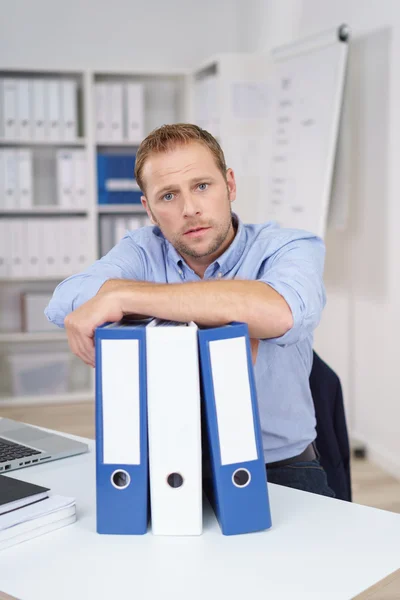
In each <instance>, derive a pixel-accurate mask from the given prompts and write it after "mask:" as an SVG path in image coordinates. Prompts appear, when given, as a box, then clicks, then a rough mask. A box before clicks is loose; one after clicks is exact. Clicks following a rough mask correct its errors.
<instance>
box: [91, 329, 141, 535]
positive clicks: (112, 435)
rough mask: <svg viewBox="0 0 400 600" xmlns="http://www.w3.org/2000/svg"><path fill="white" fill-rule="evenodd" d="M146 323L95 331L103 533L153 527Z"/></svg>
mask: <svg viewBox="0 0 400 600" xmlns="http://www.w3.org/2000/svg"><path fill="white" fill-rule="evenodd" d="M145 331H146V329H145V324H143V323H138V324H132V323H129V322H128V323H127V324H125V323H124V322H123V321H121V322H119V323H111V324H110V323H109V324H105V325H103V326H102V327H98V328H97V329H96V331H95V349H96V505H97V532H98V533H108V534H136V535H138V534H144V533H146V531H147V524H148V503H149V492H148V451H147V399H146V398H147V392H146V389H147V386H146V377H147V375H146V333H145Z"/></svg>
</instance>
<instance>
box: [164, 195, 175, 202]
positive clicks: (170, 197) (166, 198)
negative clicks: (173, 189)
mask: <svg viewBox="0 0 400 600" xmlns="http://www.w3.org/2000/svg"><path fill="white" fill-rule="evenodd" d="M173 197H174V195H173V194H164V196H163V200H165V201H166V202H171V200H172V199H173Z"/></svg>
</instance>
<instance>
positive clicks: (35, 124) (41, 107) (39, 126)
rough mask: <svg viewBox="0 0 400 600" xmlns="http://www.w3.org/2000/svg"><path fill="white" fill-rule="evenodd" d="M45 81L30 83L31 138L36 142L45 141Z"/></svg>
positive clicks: (36, 80)
mask: <svg viewBox="0 0 400 600" xmlns="http://www.w3.org/2000/svg"><path fill="white" fill-rule="evenodd" d="M45 85H46V83H45V80H44V79H34V80H33V81H32V138H33V139H34V140H37V141H43V140H45V139H46V130H45V121H46V112H47V111H46V94H45Z"/></svg>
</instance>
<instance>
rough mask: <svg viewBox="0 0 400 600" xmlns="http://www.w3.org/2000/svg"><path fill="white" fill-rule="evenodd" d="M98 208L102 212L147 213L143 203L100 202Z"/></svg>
mask: <svg viewBox="0 0 400 600" xmlns="http://www.w3.org/2000/svg"><path fill="white" fill-rule="evenodd" d="M97 210H98V212H99V213H101V214H108V213H133V212H134V213H141V214H142V213H143V214H144V215H146V214H147V213H146V210H145V209H144V208H143V206H142V205H141V204H98V205H97Z"/></svg>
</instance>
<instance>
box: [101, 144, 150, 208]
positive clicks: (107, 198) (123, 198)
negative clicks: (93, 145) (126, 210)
mask: <svg viewBox="0 0 400 600" xmlns="http://www.w3.org/2000/svg"><path fill="white" fill-rule="evenodd" d="M135 162H136V154H107V153H105V152H103V153H102V152H99V153H98V154H97V191H98V203H99V204H140V203H141V200H140V198H141V196H142V193H141V191H140V188H139V186H138V184H137V183H136V180H135V176H134V171H135Z"/></svg>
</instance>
